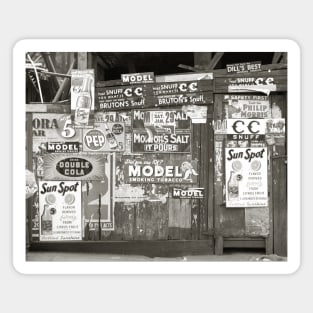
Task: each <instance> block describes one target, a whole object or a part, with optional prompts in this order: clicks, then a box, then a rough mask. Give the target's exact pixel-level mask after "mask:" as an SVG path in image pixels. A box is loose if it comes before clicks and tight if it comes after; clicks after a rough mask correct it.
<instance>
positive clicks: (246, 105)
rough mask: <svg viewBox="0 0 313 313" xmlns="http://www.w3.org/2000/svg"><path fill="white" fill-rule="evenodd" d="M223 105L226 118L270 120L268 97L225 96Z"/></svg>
mask: <svg viewBox="0 0 313 313" xmlns="http://www.w3.org/2000/svg"><path fill="white" fill-rule="evenodd" d="M224 103H225V104H226V105H225V111H226V117H227V118H270V117H271V111H270V102H269V98H268V96H256V95H225V96H224Z"/></svg>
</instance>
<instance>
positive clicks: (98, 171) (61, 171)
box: [43, 154, 107, 180]
mask: <svg viewBox="0 0 313 313" xmlns="http://www.w3.org/2000/svg"><path fill="white" fill-rule="evenodd" d="M43 162H44V180H104V176H105V170H104V168H105V167H104V166H105V162H107V156H106V155H103V154H101V155H91V154H47V155H45V156H44V157H43Z"/></svg>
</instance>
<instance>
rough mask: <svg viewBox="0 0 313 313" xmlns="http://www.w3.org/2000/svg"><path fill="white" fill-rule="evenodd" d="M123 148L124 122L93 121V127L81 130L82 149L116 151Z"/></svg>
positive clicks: (88, 150)
mask: <svg viewBox="0 0 313 313" xmlns="http://www.w3.org/2000/svg"><path fill="white" fill-rule="evenodd" d="M124 150H125V124H124V123H121V122H118V123H105V122H103V123H94V128H93V129H84V130H83V151H86V152H111V151H112V152H116V151H124Z"/></svg>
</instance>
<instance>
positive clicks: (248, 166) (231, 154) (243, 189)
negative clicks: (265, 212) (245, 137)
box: [225, 147, 268, 207]
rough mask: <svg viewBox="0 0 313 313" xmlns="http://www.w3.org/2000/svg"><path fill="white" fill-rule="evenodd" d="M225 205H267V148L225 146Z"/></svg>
mask: <svg viewBox="0 0 313 313" xmlns="http://www.w3.org/2000/svg"><path fill="white" fill-rule="evenodd" d="M225 173H226V178H225V182H226V207H264V206H267V205H268V191H267V189H268V186H267V148H264V147H262V148H226V149H225Z"/></svg>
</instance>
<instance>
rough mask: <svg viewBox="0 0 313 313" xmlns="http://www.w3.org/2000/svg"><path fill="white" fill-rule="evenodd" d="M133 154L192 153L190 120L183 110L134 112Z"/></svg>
mask: <svg viewBox="0 0 313 313" xmlns="http://www.w3.org/2000/svg"><path fill="white" fill-rule="evenodd" d="M132 152H133V153H149V152H150V153H156V152H158V153H190V152H191V129H190V118H189V117H188V116H187V115H186V113H184V112H182V111H181V110H170V109H169V110H134V111H133V133H132Z"/></svg>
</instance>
